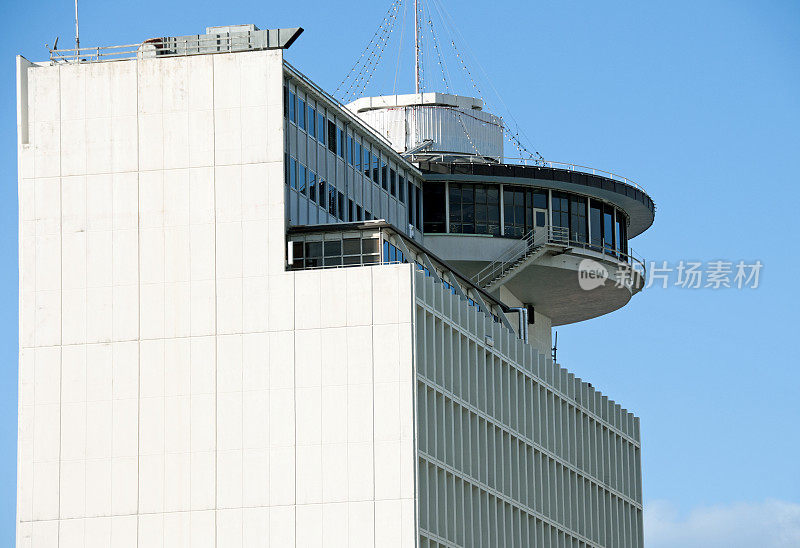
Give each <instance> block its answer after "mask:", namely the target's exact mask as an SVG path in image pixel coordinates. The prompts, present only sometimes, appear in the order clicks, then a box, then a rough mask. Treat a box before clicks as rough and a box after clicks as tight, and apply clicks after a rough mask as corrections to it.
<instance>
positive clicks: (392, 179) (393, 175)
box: [389, 169, 397, 196]
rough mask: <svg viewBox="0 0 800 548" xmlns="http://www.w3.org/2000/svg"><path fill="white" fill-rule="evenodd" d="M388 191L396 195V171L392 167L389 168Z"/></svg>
mask: <svg viewBox="0 0 800 548" xmlns="http://www.w3.org/2000/svg"><path fill="white" fill-rule="evenodd" d="M389 192H391V193H392V196H397V172H396V171H395V170H393V169H390V170H389Z"/></svg>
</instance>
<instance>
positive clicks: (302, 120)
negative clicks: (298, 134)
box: [297, 97, 306, 129]
mask: <svg viewBox="0 0 800 548" xmlns="http://www.w3.org/2000/svg"><path fill="white" fill-rule="evenodd" d="M297 125H298V126H299V127H300V129H306V102H305V101H303V100H302V99H300V98H299V97H298V99H297Z"/></svg>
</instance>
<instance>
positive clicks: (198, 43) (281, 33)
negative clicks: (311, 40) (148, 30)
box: [48, 29, 302, 64]
mask: <svg viewBox="0 0 800 548" xmlns="http://www.w3.org/2000/svg"><path fill="white" fill-rule="evenodd" d="M301 32H302V29H264V30H254V31H247V32H223V33H214V34H196V35H190V36H178V37H170V36H165V37H159V38H151V39H149V40H145V41H144V42H141V43H139V44H125V45H122V46H102V47H93V48H77V49H75V48H73V49H50V50H48V51H49V53H50V62H51V63H53V64H56V63H98V62H104V61H120V60H124V59H149V58H153V57H179V56H186V55H204V54H209V53H232V52H239V51H256V50H265V49H284V48H287V47H289V46H290V45H291V43H292V42H293V41H294V40H295V39H296V38H297V36H298V35H299V34H300V33H301Z"/></svg>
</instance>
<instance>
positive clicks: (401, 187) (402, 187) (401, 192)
mask: <svg viewBox="0 0 800 548" xmlns="http://www.w3.org/2000/svg"><path fill="white" fill-rule="evenodd" d="M397 197H398V198H399V199H400V203H401V204H402V203H405V201H406V178H405V177H403V176H402V175H400V176H399V177H398V178H397Z"/></svg>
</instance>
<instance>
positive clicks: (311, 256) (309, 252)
mask: <svg viewBox="0 0 800 548" xmlns="http://www.w3.org/2000/svg"><path fill="white" fill-rule="evenodd" d="M305 255H306V256H305V262H306V268H315V267H320V266H322V242H306V253H305Z"/></svg>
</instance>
